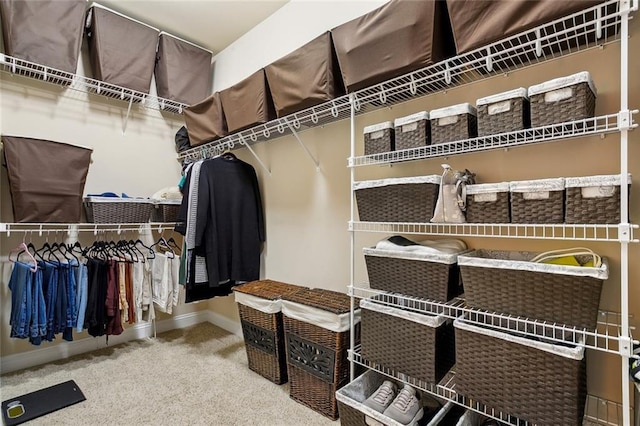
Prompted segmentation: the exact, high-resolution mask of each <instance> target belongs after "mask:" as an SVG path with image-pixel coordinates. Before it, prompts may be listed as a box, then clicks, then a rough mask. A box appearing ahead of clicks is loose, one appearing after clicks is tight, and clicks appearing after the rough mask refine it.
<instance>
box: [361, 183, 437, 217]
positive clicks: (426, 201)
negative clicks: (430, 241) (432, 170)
mask: <svg viewBox="0 0 640 426" xmlns="http://www.w3.org/2000/svg"><path fill="white" fill-rule="evenodd" d="M440 180H441V177H440V175H429V176H416V177H409V178H389V179H381V180H369V181H362V182H356V183H355V184H354V187H353V189H354V192H355V195H356V202H357V205H358V215H359V217H360V220H361V221H363V222H429V220H431V217H433V209H434V208H435V205H436V201H437V199H438V189H439V187H440Z"/></svg>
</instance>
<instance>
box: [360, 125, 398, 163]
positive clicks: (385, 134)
mask: <svg viewBox="0 0 640 426" xmlns="http://www.w3.org/2000/svg"><path fill="white" fill-rule="evenodd" d="M363 133H364V155H372V154H382V153H384V152H389V151H393V150H394V149H395V142H394V141H395V139H394V129H393V123H392V122H391V121H385V122H384V123H378V124H373V125H371V126H366V127H365V128H364V131H363Z"/></svg>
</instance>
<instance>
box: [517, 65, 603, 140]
mask: <svg viewBox="0 0 640 426" xmlns="http://www.w3.org/2000/svg"><path fill="white" fill-rule="evenodd" d="M596 96H597V91H596V86H595V85H594V83H593V80H592V79H591V75H590V74H589V73H588V72H587V71H583V72H580V73H577V74H573V75H570V76H566V77H560V78H556V79H553V80H549V81H546V82H544V83H541V84H537V85H535V86H531V87H529V100H530V102H531V127H540V126H547V125H549V124H556V123H564V122H567V121H575V120H582V119H585V118H590V117H593V116H594V115H595V109H596Z"/></svg>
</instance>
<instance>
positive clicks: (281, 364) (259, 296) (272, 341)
mask: <svg viewBox="0 0 640 426" xmlns="http://www.w3.org/2000/svg"><path fill="white" fill-rule="evenodd" d="M302 288H303V287H300V286H297V285H292V284H286V283H281V282H278V281H271V280H261V281H253V282H250V283H247V284H243V285H241V286H237V287H234V291H235V297H236V302H237V303H238V312H239V313H240V323H241V325H242V334H243V336H244V342H245V348H246V350H247V360H248V362H249V368H250V369H251V370H253V371H255V372H256V373H258V374H260V375H261V376H263V377H265V378H266V379H268V380H270V381H272V382H273V383H275V384H277V385H279V384H282V383H285V382H286V381H287V363H286V356H285V347H284V346H285V344H284V326H283V321H282V312H281V311H280V310H281V303H280V302H279V300H280V298H281V297H282V295H283V294H290V293H295V292H297V291H300V289H302Z"/></svg>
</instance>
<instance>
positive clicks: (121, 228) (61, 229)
mask: <svg viewBox="0 0 640 426" xmlns="http://www.w3.org/2000/svg"><path fill="white" fill-rule="evenodd" d="M175 226H176V223H174V222H145V223H0V234H6V235H7V237H9V236H11V234H12V233H16V234H20V233H21V234H29V235H31V236H33V235H37V236H39V237H42V236H43V235H47V236H48V235H50V234H54V235H55V234H66V235H72V234H76V233H78V232H91V233H93V234H94V235H97V234H103V233H116V234H121V233H123V232H145V231H148V230H151V231H157V232H160V233H162V232H164V231H172V230H173V229H174V228H175Z"/></svg>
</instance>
